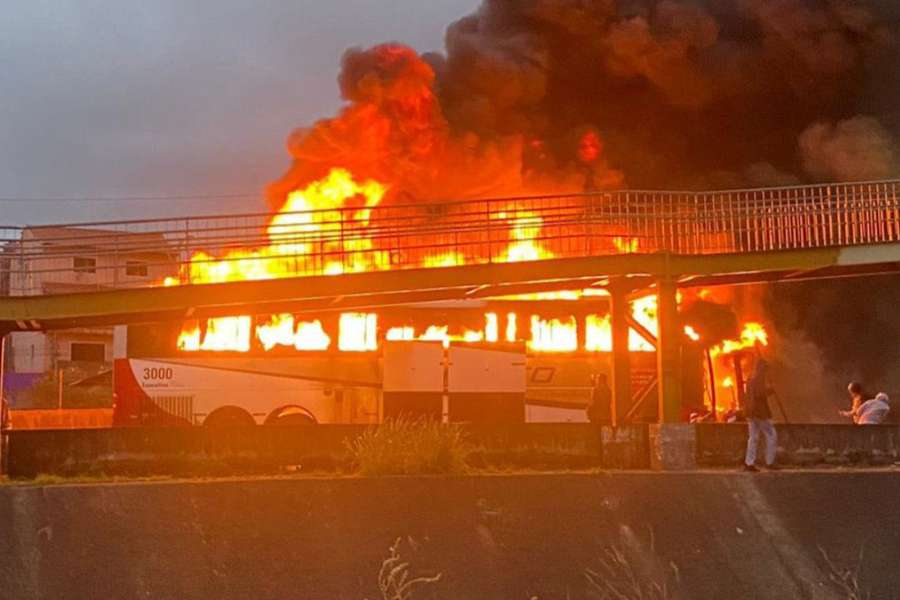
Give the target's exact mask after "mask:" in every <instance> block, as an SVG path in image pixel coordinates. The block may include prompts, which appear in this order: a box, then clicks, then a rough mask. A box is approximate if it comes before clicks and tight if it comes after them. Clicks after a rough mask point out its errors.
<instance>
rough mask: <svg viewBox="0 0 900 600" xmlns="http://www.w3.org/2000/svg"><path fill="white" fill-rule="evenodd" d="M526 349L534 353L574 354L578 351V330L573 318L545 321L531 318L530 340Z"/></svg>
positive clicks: (537, 317)
mask: <svg viewBox="0 0 900 600" xmlns="http://www.w3.org/2000/svg"><path fill="white" fill-rule="evenodd" d="M528 347H529V348H530V349H531V350H533V351H535V352H574V351H575V350H577V349H578V328H577V326H576V323H575V317H570V318H569V319H566V320H564V321H563V320H560V319H552V320H549V321H545V320H544V319H541V318H540V317H539V316H537V315H532V317H531V340H530V341H529V342H528Z"/></svg>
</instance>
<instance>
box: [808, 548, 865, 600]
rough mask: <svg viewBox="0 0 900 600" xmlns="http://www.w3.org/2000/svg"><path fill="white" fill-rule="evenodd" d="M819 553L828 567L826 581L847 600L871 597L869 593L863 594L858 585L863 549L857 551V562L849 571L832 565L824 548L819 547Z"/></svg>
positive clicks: (832, 562) (860, 599)
mask: <svg viewBox="0 0 900 600" xmlns="http://www.w3.org/2000/svg"><path fill="white" fill-rule="evenodd" d="M819 552H820V553H821V554H822V559H823V560H824V561H825V566H827V567H828V579H829V581H831V583H832V585H834V587H835V588H836V589H837V590H838V591H839V592H840V593H841V594H844V595H845V597H846V598H847V600H868V599H869V598H870V597H871V594H870V593H869V592H865V591H863V589H862V586H860V583H859V570H860V567H861V566H862V564H863V549H862V548H860V550H859V561H858V562H857V564H856V566H855V567H853V568H851V569H846V568H840V567H838V566H837V565H835V564H834V561H832V560H831V558H830V557H829V556H828V553H827V552H826V551H825V548H822V547H821V546H819Z"/></svg>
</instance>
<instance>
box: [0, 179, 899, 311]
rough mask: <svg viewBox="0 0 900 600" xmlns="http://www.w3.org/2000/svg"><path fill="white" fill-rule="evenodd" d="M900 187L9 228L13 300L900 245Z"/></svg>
mask: <svg viewBox="0 0 900 600" xmlns="http://www.w3.org/2000/svg"><path fill="white" fill-rule="evenodd" d="M898 192H900V181H881V182H867V183H852V184H827V185H812V186H797V187H783V188H771V189H754V190H732V191H717V192H659V191H609V192H597V193H592V194H574V195H558V196H541V197H520V198H498V199H486V200H473V201H464V202H448V203H440V204H418V205H411V204H407V205H392V204H385V205H382V206H376V207H374V208H365V207H359V206H353V202H352V201H351V202H350V203H349V204H351V206H347V207H343V208H337V209H328V210H320V211H306V212H297V213H281V214H279V215H278V217H277V218H273V215H272V214H271V213H254V214H239V215H216V216H204V217H190V218H178V219H146V220H131V221H108V222H99V223H74V224H67V225H59V226H36V227H2V226H0V295H4V294H7V295H9V294H11V295H34V294H52V293H57V292H64V291H76V290H88V289H102V288H118V287H136V286H155V285H163V284H167V285H173V284H180V285H188V284H198V283H207V282H214V281H234V280H239V279H268V278H275V277H286V276H305V275H322V274H340V273H349V272H363V271H377V270H387V269H410V268H421V267H441V266H454V265H462V264H489V263H500V262H516V261H524V260H540V259H546V258H572V257H585V256H600V255H616V254H624V253H656V252H662V251H664V252H672V253H678V254H694V255H705V254H722V253H749V252H767V251H773V250H786V249H809V248H822V247H839V246H853V245H869V244H880V243H887V242H897V241H900V198H898Z"/></svg>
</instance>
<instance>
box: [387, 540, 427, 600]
mask: <svg viewBox="0 0 900 600" xmlns="http://www.w3.org/2000/svg"><path fill="white" fill-rule="evenodd" d="M400 545H401V540H400V538H397V541H395V542H394V544H393V545H392V546H391V548H390V555H389V556H388V557H387V558H386V559H384V562H383V563H381V570H380V571H379V572H378V590H379V591H380V592H381V597H382V598H383V600H410V599H411V598H412V597H413V591H414V590H415V589H416V588H419V587H423V586H428V585H431V584H434V583H437V582H438V581H440V579H441V575H442V574H441V573H438V574H437V575H433V576H430V577H412V578H410V575H409V563H408V562H406V561H404V560H403V557H402V556H400Z"/></svg>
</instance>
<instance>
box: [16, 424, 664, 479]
mask: <svg viewBox="0 0 900 600" xmlns="http://www.w3.org/2000/svg"><path fill="white" fill-rule="evenodd" d="M365 429H366V427H365V426H357V425H327V426H326V425H318V426H313V427H250V428H239V429H232V430H221V429H210V428H203V427H194V428H187V427H185V428H167V429H163V428H160V429H144V428H116V429H98V430H72V431H15V430H13V431H11V432H9V434H8V435H9V454H8V458H7V469H8V471H7V472H8V473H9V474H10V475H11V476H12V477H33V476H35V475H37V474H41V473H45V474H58V475H67V476H71V475H77V474H85V473H93V474H98V473H103V474H106V475H116V474H119V475H153V474H166V475H172V474H174V475H200V474H215V475H231V474H241V473H267V474H271V473H276V472H281V471H283V470H284V469H285V468H286V467H289V468H291V469H295V468H296V467H297V466H300V467H301V468H302V469H303V470H306V471H308V470H314V471H318V470H324V471H335V470H341V469H342V468H344V467H346V466H347V456H346V444H347V442H348V440H351V439H353V438H355V437H356V436H358V435H360V433H362V432H363V431H365ZM463 430H464V433H465V436H466V439H467V440H468V442H469V443H470V444H471V445H472V446H473V448H474V452H473V453H472V455H471V457H470V460H471V463H472V465H473V466H474V467H480V468H488V469H490V468H499V469H508V468H539V469H557V470H558V469H569V470H571V469H585V468H596V467H607V468H631V469H638V468H646V467H647V465H648V462H647V457H648V453H647V449H646V443H647V441H646V428H644V427H633V428H621V429H619V430H617V431H615V432H613V431H612V430H609V429H607V430H605V431H603V432H601V431H598V430H597V428H595V427H594V426H592V425H587V424H562V425H553V424H529V425H526V424H515V425H470V426H466V427H464V428H463Z"/></svg>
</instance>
